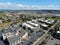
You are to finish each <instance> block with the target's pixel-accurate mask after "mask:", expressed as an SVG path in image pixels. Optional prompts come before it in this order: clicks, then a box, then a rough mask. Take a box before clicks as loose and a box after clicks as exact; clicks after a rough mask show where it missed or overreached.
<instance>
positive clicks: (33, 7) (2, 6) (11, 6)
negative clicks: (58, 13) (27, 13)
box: [0, 2, 60, 10]
mask: <svg viewBox="0 0 60 45" xmlns="http://www.w3.org/2000/svg"><path fill="white" fill-rule="evenodd" d="M0 9H14V10H15V9H30V10H39V9H60V6H57V5H47V6H40V5H31V6H29V5H22V4H15V3H14V4H13V3H9V2H8V3H0Z"/></svg>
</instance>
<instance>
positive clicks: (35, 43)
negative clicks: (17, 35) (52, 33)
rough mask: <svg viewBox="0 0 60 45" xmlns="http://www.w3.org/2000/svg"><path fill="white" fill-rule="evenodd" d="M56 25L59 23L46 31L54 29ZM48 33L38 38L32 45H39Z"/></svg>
mask: <svg viewBox="0 0 60 45" xmlns="http://www.w3.org/2000/svg"><path fill="white" fill-rule="evenodd" d="M58 23H59V21H57V22H56V23H55V24H54V25H52V26H51V27H50V28H49V29H48V31H49V30H50V29H52V28H53V27H55V26H56V25H57V24H58ZM48 31H46V32H45V34H44V35H43V36H41V37H40V38H38V39H37V40H36V41H35V42H34V43H33V44H32V45H39V43H41V42H42V41H43V40H44V39H45V37H46V35H47V33H48Z"/></svg>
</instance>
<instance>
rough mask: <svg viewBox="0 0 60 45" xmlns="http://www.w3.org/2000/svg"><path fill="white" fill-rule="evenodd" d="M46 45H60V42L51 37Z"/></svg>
mask: <svg viewBox="0 0 60 45" xmlns="http://www.w3.org/2000/svg"><path fill="white" fill-rule="evenodd" d="M46 45H60V40H58V39H55V38H53V37H51V39H50V40H48V42H47V44H46Z"/></svg>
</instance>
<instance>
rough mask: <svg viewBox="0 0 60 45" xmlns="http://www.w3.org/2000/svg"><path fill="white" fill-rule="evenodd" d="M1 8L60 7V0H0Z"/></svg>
mask: <svg viewBox="0 0 60 45" xmlns="http://www.w3.org/2000/svg"><path fill="white" fill-rule="evenodd" d="M0 9H38V10H39V9H60V0H0Z"/></svg>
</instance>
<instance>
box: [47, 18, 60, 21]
mask: <svg viewBox="0 0 60 45" xmlns="http://www.w3.org/2000/svg"><path fill="white" fill-rule="evenodd" d="M48 19H51V20H58V21H60V17H56V18H48Z"/></svg>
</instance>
